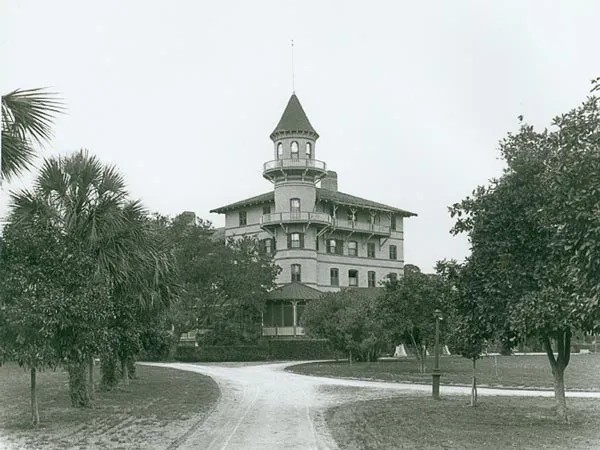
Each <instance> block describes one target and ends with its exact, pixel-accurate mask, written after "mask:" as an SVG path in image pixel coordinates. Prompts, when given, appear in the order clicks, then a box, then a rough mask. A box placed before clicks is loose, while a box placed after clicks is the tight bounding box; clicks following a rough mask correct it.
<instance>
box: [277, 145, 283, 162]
mask: <svg viewBox="0 0 600 450" xmlns="http://www.w3.org/2000/svg"><path fill="white" fill-rule="evenodd" d="M281 158H283V144H282V143H281V142H280V143H279V144H277V159H281Z"/></svg>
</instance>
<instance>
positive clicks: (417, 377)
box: [286, 353, 600, 391]
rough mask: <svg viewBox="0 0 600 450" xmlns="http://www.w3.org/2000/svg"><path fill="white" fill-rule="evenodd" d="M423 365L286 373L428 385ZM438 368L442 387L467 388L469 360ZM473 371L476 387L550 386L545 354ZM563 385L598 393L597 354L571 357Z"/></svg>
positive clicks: (505, 359)
mask: <svg viewBox="0 0 600 450" xmlns="http://www.w3.org/2000/svg"><path fill="white" fill-rule="evenodd" d="M426 365H427V373H425V374H420V373H418V366H417V362H416V360H415V359H411V358H405V359H399V360H393V361H390V360H385V361H379V362H374V363H353V364H349V363H348V362H347V361H340V362H327V363H309V364H301V365H297V366H292V367H289V368H288V369H286V370H289V371H292V372H295V373H299V374H304V375H317V376H325V377H337V378H361V379H366V380H371V379H372V380H384V381H407V382H414V383H427V384H430V383H431V368H432V366H433V358H428V361H427V364H426ZM440 368H441V370H442V378H441V382H442V384H466V385H470V383H471V372H472V368H471V361H470V360H467V359H465V358H461V357H459V356H446V357H442V358H441V359H440ZM477 368H478V374H477V378H478V384H479V385H480V386H486V385H487V386H510V387H542V388H552V387H553V385H552V372H551V370H550V364H549V363H548V359H547V357H546V356H545V355H523V356H516V355H515V356H497V357H494V356H489V357H486V358H483V359H480V360H479V361H477ZM565 384H566V386H567V389H580V390H593V391H600V354H596V353H589V354H575V355H572V356H571V361H570V363H569V366H568V367H567V369H566V371H565Z"/></svg>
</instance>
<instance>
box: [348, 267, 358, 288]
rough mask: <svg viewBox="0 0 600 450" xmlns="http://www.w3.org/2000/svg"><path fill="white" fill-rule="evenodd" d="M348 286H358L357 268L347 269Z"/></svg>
mask: <svg viewBox="0 0 600 450" xmlns="http://www.w3.org/2000/svg"><path fill="white" fill-rule="evenodd" d="M348 286H358V270H349V271H348Z"/></svg>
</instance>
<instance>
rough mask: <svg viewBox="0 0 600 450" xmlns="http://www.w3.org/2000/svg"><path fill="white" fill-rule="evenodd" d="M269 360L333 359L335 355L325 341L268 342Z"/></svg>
mask: <svg viewBox="0 0 600 450" xmlns="http://www.w3.org/2000/svg"><path fill="white" fill-rule="evenodd" d="M269 350H270V351H269V357H270V358H269V359H275V360H276V359H292V360H299V359H333V358H336V356H337V355H336V354H335V352H334V351H333V348H332V346H331V344H330V343H329V341H328V340H327V339H305V340H272V341H269Z"/></svg>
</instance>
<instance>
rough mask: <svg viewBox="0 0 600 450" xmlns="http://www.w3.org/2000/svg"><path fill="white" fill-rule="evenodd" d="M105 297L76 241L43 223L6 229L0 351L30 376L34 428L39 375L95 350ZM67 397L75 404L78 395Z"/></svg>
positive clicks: (0, 268)
mask: <svg viewBox="0 0 600 450" xmlns="http://www.w3.org/2000/svg"><path fill="white" fill-rule="evenodd" d="M107 294H108V285H107V283H106V280H105V279H104V278H103V277H98V276H97V274H96V271H95V261H93V259H92V258H91V257H90V255H89V254H88V253H87V252H86V251H85V249H82V248H81V246H80V245H79V243H77V242H74V241H72V240H68V239H65V236H63V235H62V234H60V233H56V231H55V230H53V229H52V228H51V227H48V226H47V225H46V224H44V223H43V222H42V221H36V222H35V223H33V224H31V226H29V227H20V226H18V225H16V224H14V223H11V224H9V225H8V226H7V227H6V229H5V232H4V236H3V251H2V253H1V254H0V349H2V350H3V351H2V352H0V353H2V354H3V356H4V358H6V359H10V360H13V361H16V362H18V363H19V365H21V366H23V367H26V368H28V369H29V370H30V372H31V405H32V419H33V424H34V425H37V423H39V412H38V404H37V383H36V375H37V372H38V371H40V370H43V369H45V368H54V367H56V366H57V365H59V364H60V363H61V362H62V361H63V359H67V360H68V361H73V360H75V359H77V358H78V355H80V354H85V353H86V352H87V351H90V348H91V349H92V350H94V349H97V348H98V347H97V346H98V345H99V342H101V341H102V336H99V335H98V334H97V333H96V332H95V331H96V329H97V324H99V323H103V322H106V320H107V318H108V317H109V316H110V315H111V314H112V311H111V309H110V308H107V307H106V305H105V304H104V302H103V301H102V299H103V298H105V297H106V296H107ZM90 318H92V319H93V320H94V323H90ZM68 368H69V370H70V371H71V370H72V367H71V366H68ZM71 395H72V400H73V402H74V403H76V402H78V395H79V391H78V390H71Z"/></svg>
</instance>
